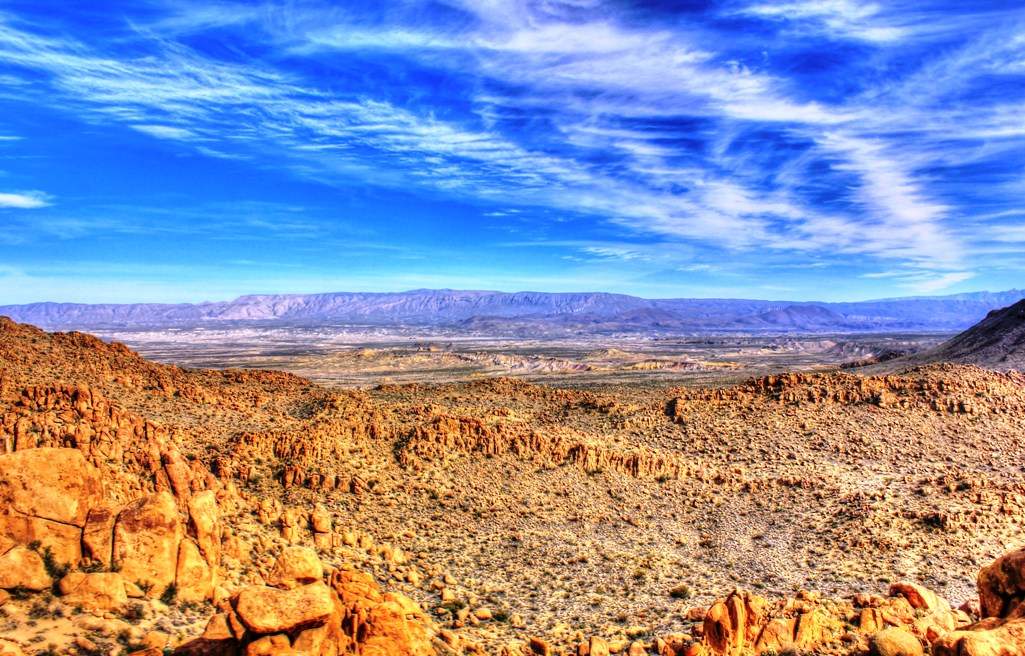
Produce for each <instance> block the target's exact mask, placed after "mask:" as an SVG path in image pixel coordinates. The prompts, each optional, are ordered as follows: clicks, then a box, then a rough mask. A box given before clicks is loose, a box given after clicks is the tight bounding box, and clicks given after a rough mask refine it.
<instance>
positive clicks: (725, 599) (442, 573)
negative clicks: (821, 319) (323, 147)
mask: <svg viewBox="0 0 1025 656" xmlns="http://www.w3.org/2000/svg"><path fill="white" fill-rule="evenodd" d="M1023 411H1025V377H1023V376H1021V375H1020V374H1017V373H1014V372H1009V373H995V372H991V371H987V370H983V369H979V368H976V367H973V366H968V365H950V364H932V365H928V366H924V367H920V368H915V369H910V370H907V371H903V372H900V373H895V374H888V375H881V376H875V377H869V376H859V375H855V374H850V373H839V372H830V373H815V374H785V375H776V376H767V377H761V378H755V379H751V380H749V381H748V382H745V383H743V384H739V385H735V386H731V387H724V388H712V387H706V388H701V387H681V388H671V389H666V388H649V389H645V388H639V387H630V388H621V387H609V388H607V389H597V390H588V391H580V390H567V389H558V388H554V387H548V386H541V385H534V384H530V383H526V382H522V381H516V380H511V379H504V378H495V379H487V380H482V381H477V382H469V383H451V384H443V385H424V384H407V385H385V386H380V387H378V388H375V389H372V390H368V391H352V390H337V389H330V388H326V387H322V386H318V385H316V384H314V383H311V382H310V381H308V380H306V379H303V378H300V377H297V376H294V375H291V374H287V373H281V372H266V371H238V370H224V371H214V370H184V369H179V368H177V367H174V366H169V365H160V364H155V363H152V362H148V361H146V360H144V359H142V358H141V357H139V356H138V355H137V354H135V353H133V352H132V351H130V350H129V349H128V348H126V347H124V346H122V345H119V344H108V343H105V342H102V341H100V340H98V339H96V338H93V337H90V336H87V335H84V334H80V333H66V334H61V333H55V334H48V333H44V332H42V331H40V330H38V329H35V328H32V327H30V326H26V325H19V324H16V323H13V322H11V321H9V320H5V319H0V453H2V455H0V590H2V592H0V655H3V656H17V655H18V654H64V653H71V654H108V653H137V654H145V655H147V656H150V655H154V656H155V655H157V654H163V653H174V654H217V655H219V654H247V655H253V656H255V655H258V654H280V655H286V654H295V655H298V654H316V655H340V654H362V655H367V656H371V655H373V656H381V655H385V654H406V655H410V656H413V655H416V656H419V655H426V654H450V653H471V654H472V653H494V654H506V655H521V654H577V655H588V654H589V655H591V656H601V655H602V654H608V653H622V654H629V655H630V656H638V655H640V654H660V655H662V656H669V655H679V654H687V655H688V656H698V655H705V656H712V655H715V656H719V655H729V656H738V655H740V654H769V653H773V654H781V653H784V652H786V653H800V652H815V653H835V654H855V653H867V652H869V651H871V652H873V653H876V654H884V655H892V654H921V653H923V651H929V652H931V653H934V654H942V655H948V654H949V655H953V654H976V655H982V654H994V655H996V654H1020V653H1025V606H1023V605H1022V600H1023V599H1025V551H1015V549H1018V548H1020V547H1021V546H1022V544H1025V533H1023V532H1022V519H1023V517H1025V472H1023V464H1022V463H1025V457H1023V456H1025V444H1023V442H1022V440H1021V435H1022V432H1023V428H1025V413H1023Z"/></svg>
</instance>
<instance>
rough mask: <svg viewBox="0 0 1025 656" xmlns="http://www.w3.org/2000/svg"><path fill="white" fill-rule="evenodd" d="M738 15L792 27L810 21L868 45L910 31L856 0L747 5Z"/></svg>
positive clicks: (818, 0)
mask: <svg viewBox="0 0 1025 656" xmlns="http://www.w3.org/2000/svg"><path fill="white" fill-rule="evenodd" d="M737 13H739V14H742V15H748V16H757V17H760V18H766V19H771V20H777V21H786V22H788V23H791V24H801V23H803V22H812V23H813V24H815V25H816V26H818V27H820V28H821V29H823V30H825V31H827V32H828V33H830V34H832V35H834V36H838V37H844V38H850V39H858V40H862V41H871V42H883V43H885V42H889V41H896V40H898V39H900V38H902V37H904V36H905V35H907V33H908V31H909V30H908V28H906V27H904V26H901V25H894V24H888V23H887V22H886V19H885V18H884V17H883V16H882V15H881V14H882V13H883V12H882V8H881V7H880V6H879V5H878V4H876V3H873V2H858V1H857V0H796V1H792V2H771V3H763V4H754V5H750V6H747V7H744V8H742V9H740V10H739V11H738V12H737Z"/></svg>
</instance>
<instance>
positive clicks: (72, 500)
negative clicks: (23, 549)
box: [0, 448, 103, 563]
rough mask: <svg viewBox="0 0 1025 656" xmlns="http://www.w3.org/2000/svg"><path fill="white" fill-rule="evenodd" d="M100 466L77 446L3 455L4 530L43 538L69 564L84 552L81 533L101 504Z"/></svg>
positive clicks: (23, 539) (22, 539)
mask: <svg viewBox="0 0 1025 656" xmlns="http://www.w3.org/2000/svg"><path fill="white" fill-rule="evenodd" d="M102 498H103V486H102V482H101V480H100V477H99V473H98V472H97V470H96V469H95V468H94V467H92V466H91V465H89V464H88V463H87V462H86V460H85V458H84V457H83V456H82V453H81V452H80V451H77V450H73V449H51V448H40V449H26V450H24V451H16V452H14V453H9V454H6V455H4V456H3V457H0V535H6V536H8V537H10V538H12V539H13V540H14V541H15V542H19V543H21V544H29V543H32V542H35V541H38V542H40V544H41V545H42V547H43V548H46V547H49V548H50V549H51V550H52V552H53V555H54V557H55V558H56V559H57V560H58V561H60V562H64V563H77V562H78V561H79V559H81V557H82V553H81V540H80V537H79V536H80V535H81V531H82V528H83V527H84V526H85V523H86V518H87V516H88V513H89V509H90V508H91V507H92V506H94V505H98V504H99V503H100V500H101V499H102Z"/></svg>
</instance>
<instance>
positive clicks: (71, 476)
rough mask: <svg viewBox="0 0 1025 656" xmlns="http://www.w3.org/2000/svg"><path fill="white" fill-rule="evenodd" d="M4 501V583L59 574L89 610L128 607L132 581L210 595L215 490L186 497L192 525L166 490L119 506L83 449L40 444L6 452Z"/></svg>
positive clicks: (41, 581) (158, 590)
mask: <svg viewBox="0 0 1025 656" xmlns="http://www.w3.org/2000/svg"><path fill="white" fill-rule="evenodd" d="M0 501H2V505H0V589H24V590H47V589H49V588H50V587H51V586H52V585H53V583H54V582H55V581H54V580H53V579H52V578H51V575H56V577H57V578H60V581H59V582H58V586H57V591H58V592H60V593H61V594H62V595H64V596H65V597H67V602H68V603H74V604H75V605H76V606H80V607H82V608H84V609H87V610H90V611H110V610H114V609H117V608H120V607H122V606H123V605H124V603H125V600H126V599H127V596H128V593H127V588H128V586H133V587H134V586H139V587H140V588H142V589H143V590H145V591H148V594H149V595H150V596H151V597H159V596H161V595H163V594H164V593H165V592H167V591H168V589H169V588H172V586H173V588H172V589H173V590H174V591H175V595H176V596H177V597H179V598H180V599H182V600H183V601H202V600H207V599H211V598H212V597H213V593H214V586H215V584H216V571H217V567H218V565H219V564H220V557H221V556H220V552H221V530H220V523H219V515H218V507H217V500H216V497H215V495H214V493H213V492H212V491H208V492H204V493H200V494H198V495H196V496H195V497H192V498H190V499H189V500H188V501H187V503H186V505H187V506H188V508H189V515H188V517H189V522H188V525H187V526H186V524H185V522H184V521H183V517H182V513H181V511H180V510H179V506H178V503H177V502H176V499H175V497H173V496H172V495H171V494H170V493H169V492H160V493H157V494H152V495H147V496H143V497H141V498H139V499H136V500H135V501H133V502H131V503H129V504H128V505H127V506H125V507H124V508H121V509H120V510H117V509H115V508H112V507H111V506H110V502H109V500H108V499H106V498H105V496H104V490H103V485H102V484H101V480H100V474H99V470H97V469H96V468H95V467H93V466H92V465H90V464H89V463H88V462H87V461H86V459H85V456H84V455H83V453H82V451H81V450H79V449H72V448H64V449H60V448H49V447H40V448H30V449H25V450H23V451H15V452H14V453H7V454H3V455H0ZM80 565H83V566H84V565H88V568H89V569H88V570H86V571H75V568H77V567H79V566H80ZM68 569H71V570H72V571H70V572H67V570H68ZM97 570H99V571H97ZM103 570H113V571H103ZM64 572H67V573H66V574H64Z"/></svg>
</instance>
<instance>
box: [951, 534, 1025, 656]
mask: <svg viewBox="0 0 1025 656" xmlns="http://www.w3.org/2000/svg"><path fill="white" fill-rule="evenodd" d="M978 586H979V607H980V609H981V614H982V619H981V620H980V621H979V622H977V623H975V624H972V625H971V626H967V627H964V628H962V629H961V630H958V631H952V632H950V633H947V634H946V635H943V636H942V637H940V639H939V640H937V641H936V643H935V644H934V645H933V654H935V656H1019V655H1020V654H1025V549H1019V550H1018V551H1013V552H1011V553H1008V554H1005V555H1003V556H1001V557H1000V558H998V559H997V560H995V561H994V562H993V563H992V564H990V565H989V566H988V567H984V568H983V569H982V571H981V572H979V578H978Z"/></svg>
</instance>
